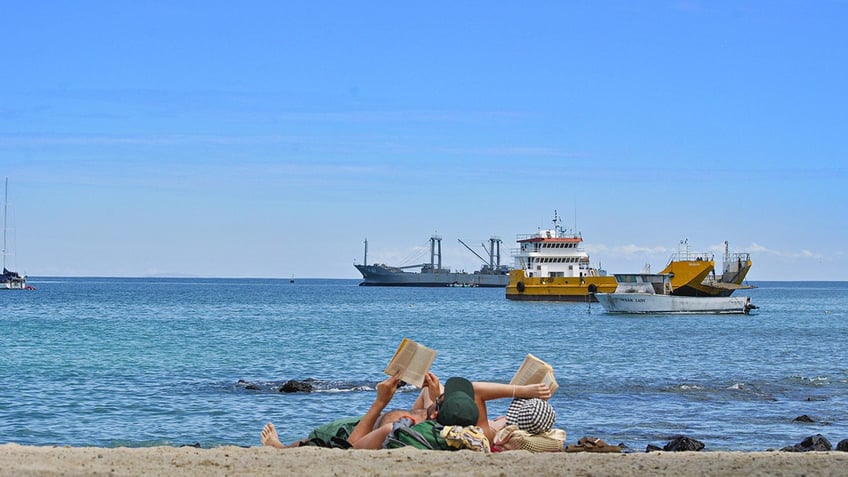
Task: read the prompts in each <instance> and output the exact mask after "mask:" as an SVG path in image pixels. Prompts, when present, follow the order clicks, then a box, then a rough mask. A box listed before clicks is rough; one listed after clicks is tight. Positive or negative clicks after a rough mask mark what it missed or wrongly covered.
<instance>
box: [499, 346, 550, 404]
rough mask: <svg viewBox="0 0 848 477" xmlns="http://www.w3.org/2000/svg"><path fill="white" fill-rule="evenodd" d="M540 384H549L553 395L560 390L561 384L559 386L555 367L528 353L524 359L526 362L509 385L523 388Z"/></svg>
mask: <svg viewBox="0 0 848 477" xmlns="http://www.w3.org/2000/svg"><path fill="white" fill-rule="evenodd" d="M539 383H543V384H547V385H548V387H549V388H551V394H553V393H554V392H556V390H557V389H558V388H559V384H557V382H556V378H555V377H554V368H553V366H551V365H550V364H548V363H546V362H544V361H542V360H541V359H539V358H537V357H536V356H533V355H532V354H530V353H527V356H525V357H524V361H523V362H522V363H521V366H520V367H519V368H518V371H517V372H516V373H515V376H513V377H512V381H510V382H509V384H514V385H517V386H523V385H525V384H539Z"/></svg>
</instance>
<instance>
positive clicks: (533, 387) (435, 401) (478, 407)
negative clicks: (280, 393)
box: [260, 372, 551, 449]
mask: <svg viewBox="0 0 848 477" xmlns="http://www.w3.org/2000/svg"><path fill="white" fill-rule="evenodd" d="M398 383H400V376H399V375H395V376H391V377H389V378H387V379H385V380H384V381H382V382H380V383H378V384H377V387H376V391H377V396H376V397H375V399H374V402H373V403H372V404H371V407H370V408H369V409H368V412H366V413H365V415H364V416H362V417H361V418H358V419H357V418H352V419H341V420H338V421H333V422H332V423H329V424H328V425H325V426H322V427H319V428H317V429H315V430H314V431H313V432H312V433H310V435H309V437H308V438H306V439H302V440H299V441H296V442H293V443H292V444H290V445H288V446H286V445H284V444H283V443H282V442H280V439H279V436H278V434H277V430H276V429H275V428H274V424H272V423H270V422H269V423H268V424H266V425H265V427H264V428H263V429H262V432H261V434H260V441H261V442H262V445H263V446H271V447H275V448H278V449H286V448H288V447H297V446H300V445H304V444H307V443H308V442H309V440H310V439H312V438H314V437H320V436H324V437H328V438H341V439H344V440H345V441H347V443H348V444H350V446H351V447H353V448H355V449H381V448H382V447H383V443H384V442H385V441H386V437H387V436H388V435H389V433H391V432H392V428H393V426H394V423H395V422H396V421H398V420H399V419H401V418H404V417H407V418H409V419H410V420H411V421H412V422H413V423H421V422H424V421H430V420H435V421H437V422H438V423H439V424H442V425H445V426H453V425H458V426H471V425H476V426H478V427H480V428H481V429H482V430H483V433H484V434H485V435H486V437H487V438H488V439H489V441H490V442H492V441H493V439H494V435H495V432H496V431H497V429H496V428H494V427H493V426H492V425H491V424H490V422H489V418H488V414H487V412H486V401H490V400H492V399H501V398H508V397H512V398H540V399H544V400H547V399H548V398H550V397H551V390H550V388H548V386H547V385H545V384H528V385H524V386H514V385H510V384H501V383H490V382H475V383H471V382H469V381H468V380H467V379H464V378H458V377H454V378H450V379H448V380H447V382H446V383H445V386H444V388H443V387H442V385H441V383H440V382H439V378H438V377H436V375H435V374H433V373H432V372H430V373H427V376H426V377H425V378H424V386H423V388H422V390H421V394H420V395H419V396H418V399H416V401H415V404H414V405H413V408H412V409H408V410H394V411H389V412H387V413H385V414H383V410H385V408H386V406H388V405H389V403H390V402H391V400H392V398H393V397H394V395H395V391H397V388H398ZM351 427H352V429H351ZM324 440H329V439H324Z"/></svg>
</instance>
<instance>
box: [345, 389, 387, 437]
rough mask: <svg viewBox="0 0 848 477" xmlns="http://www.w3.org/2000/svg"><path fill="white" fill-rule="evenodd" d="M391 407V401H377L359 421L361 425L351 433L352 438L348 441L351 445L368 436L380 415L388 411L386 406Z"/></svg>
mask: <svg viewBox="0 0 848 477" xmlns="http://www.w3.org/2000/svg"><path fill="white" fill-rule="evenodd" d="M388 405H389V401H382V400H379V399H378V400H375V401H374V402H373V403H372V404H371V407H370V408H369V409H368V412H366V413H365V415H364V416H362V419H360V420H359V424H357V425H356V427H354V428H353V431H352V432H351V433H350V437H348V439H347V441H348V442H350V443H351V444H354V443H356V441H358V440H359V439H361V438H362V437H363V436H365V435H366V434H368V433H369V432H371V431H372V430H373V429H374V424H375V423H376V422H377V419H379V417H380V414H381V413H382V412H383V410H384V409H386V406H388Z"/></svg>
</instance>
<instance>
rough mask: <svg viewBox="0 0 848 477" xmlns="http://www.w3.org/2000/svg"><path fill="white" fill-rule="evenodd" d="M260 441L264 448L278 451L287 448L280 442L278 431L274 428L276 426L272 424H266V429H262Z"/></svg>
mask: <svg viewBox="0 0 848 477" xmlns="http://www.w3.org/2000/svg"><path fill="white" fill-rule="evenodd" d="M259 441H260V442H262V445H263V446H271V447H274V448H277V449H285V448H286V446H284V445H283V443H282V442H280V436H278V435H277V429H275V428H274V424H271V423H270V422H269V423H268V424H265V427H263V428H262V433H261V434H260V437H259Z"/></svg>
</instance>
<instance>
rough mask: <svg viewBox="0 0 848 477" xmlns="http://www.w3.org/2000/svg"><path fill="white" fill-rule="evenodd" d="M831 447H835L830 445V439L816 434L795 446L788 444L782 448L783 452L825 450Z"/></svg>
mask: <svg viewBox="0 0 848 477" xmlns="http://www.w3.org/2000/svg"><path fill="white" fill-rule="evenodd" d="M831 449H833V447H832V446H831V445H830V441H828V440H827V439H826V438H825V437H824V436H823V435H821V434H816V435H814V436H810V437H807V438H806V439H804V440H803V441H801V442H799V443H798V444H795V445H794V446H786V447H784V448H783V449H780V450H782V451H783V452H810V451H819V452H823V451H829V450H831Z"/></svg>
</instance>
